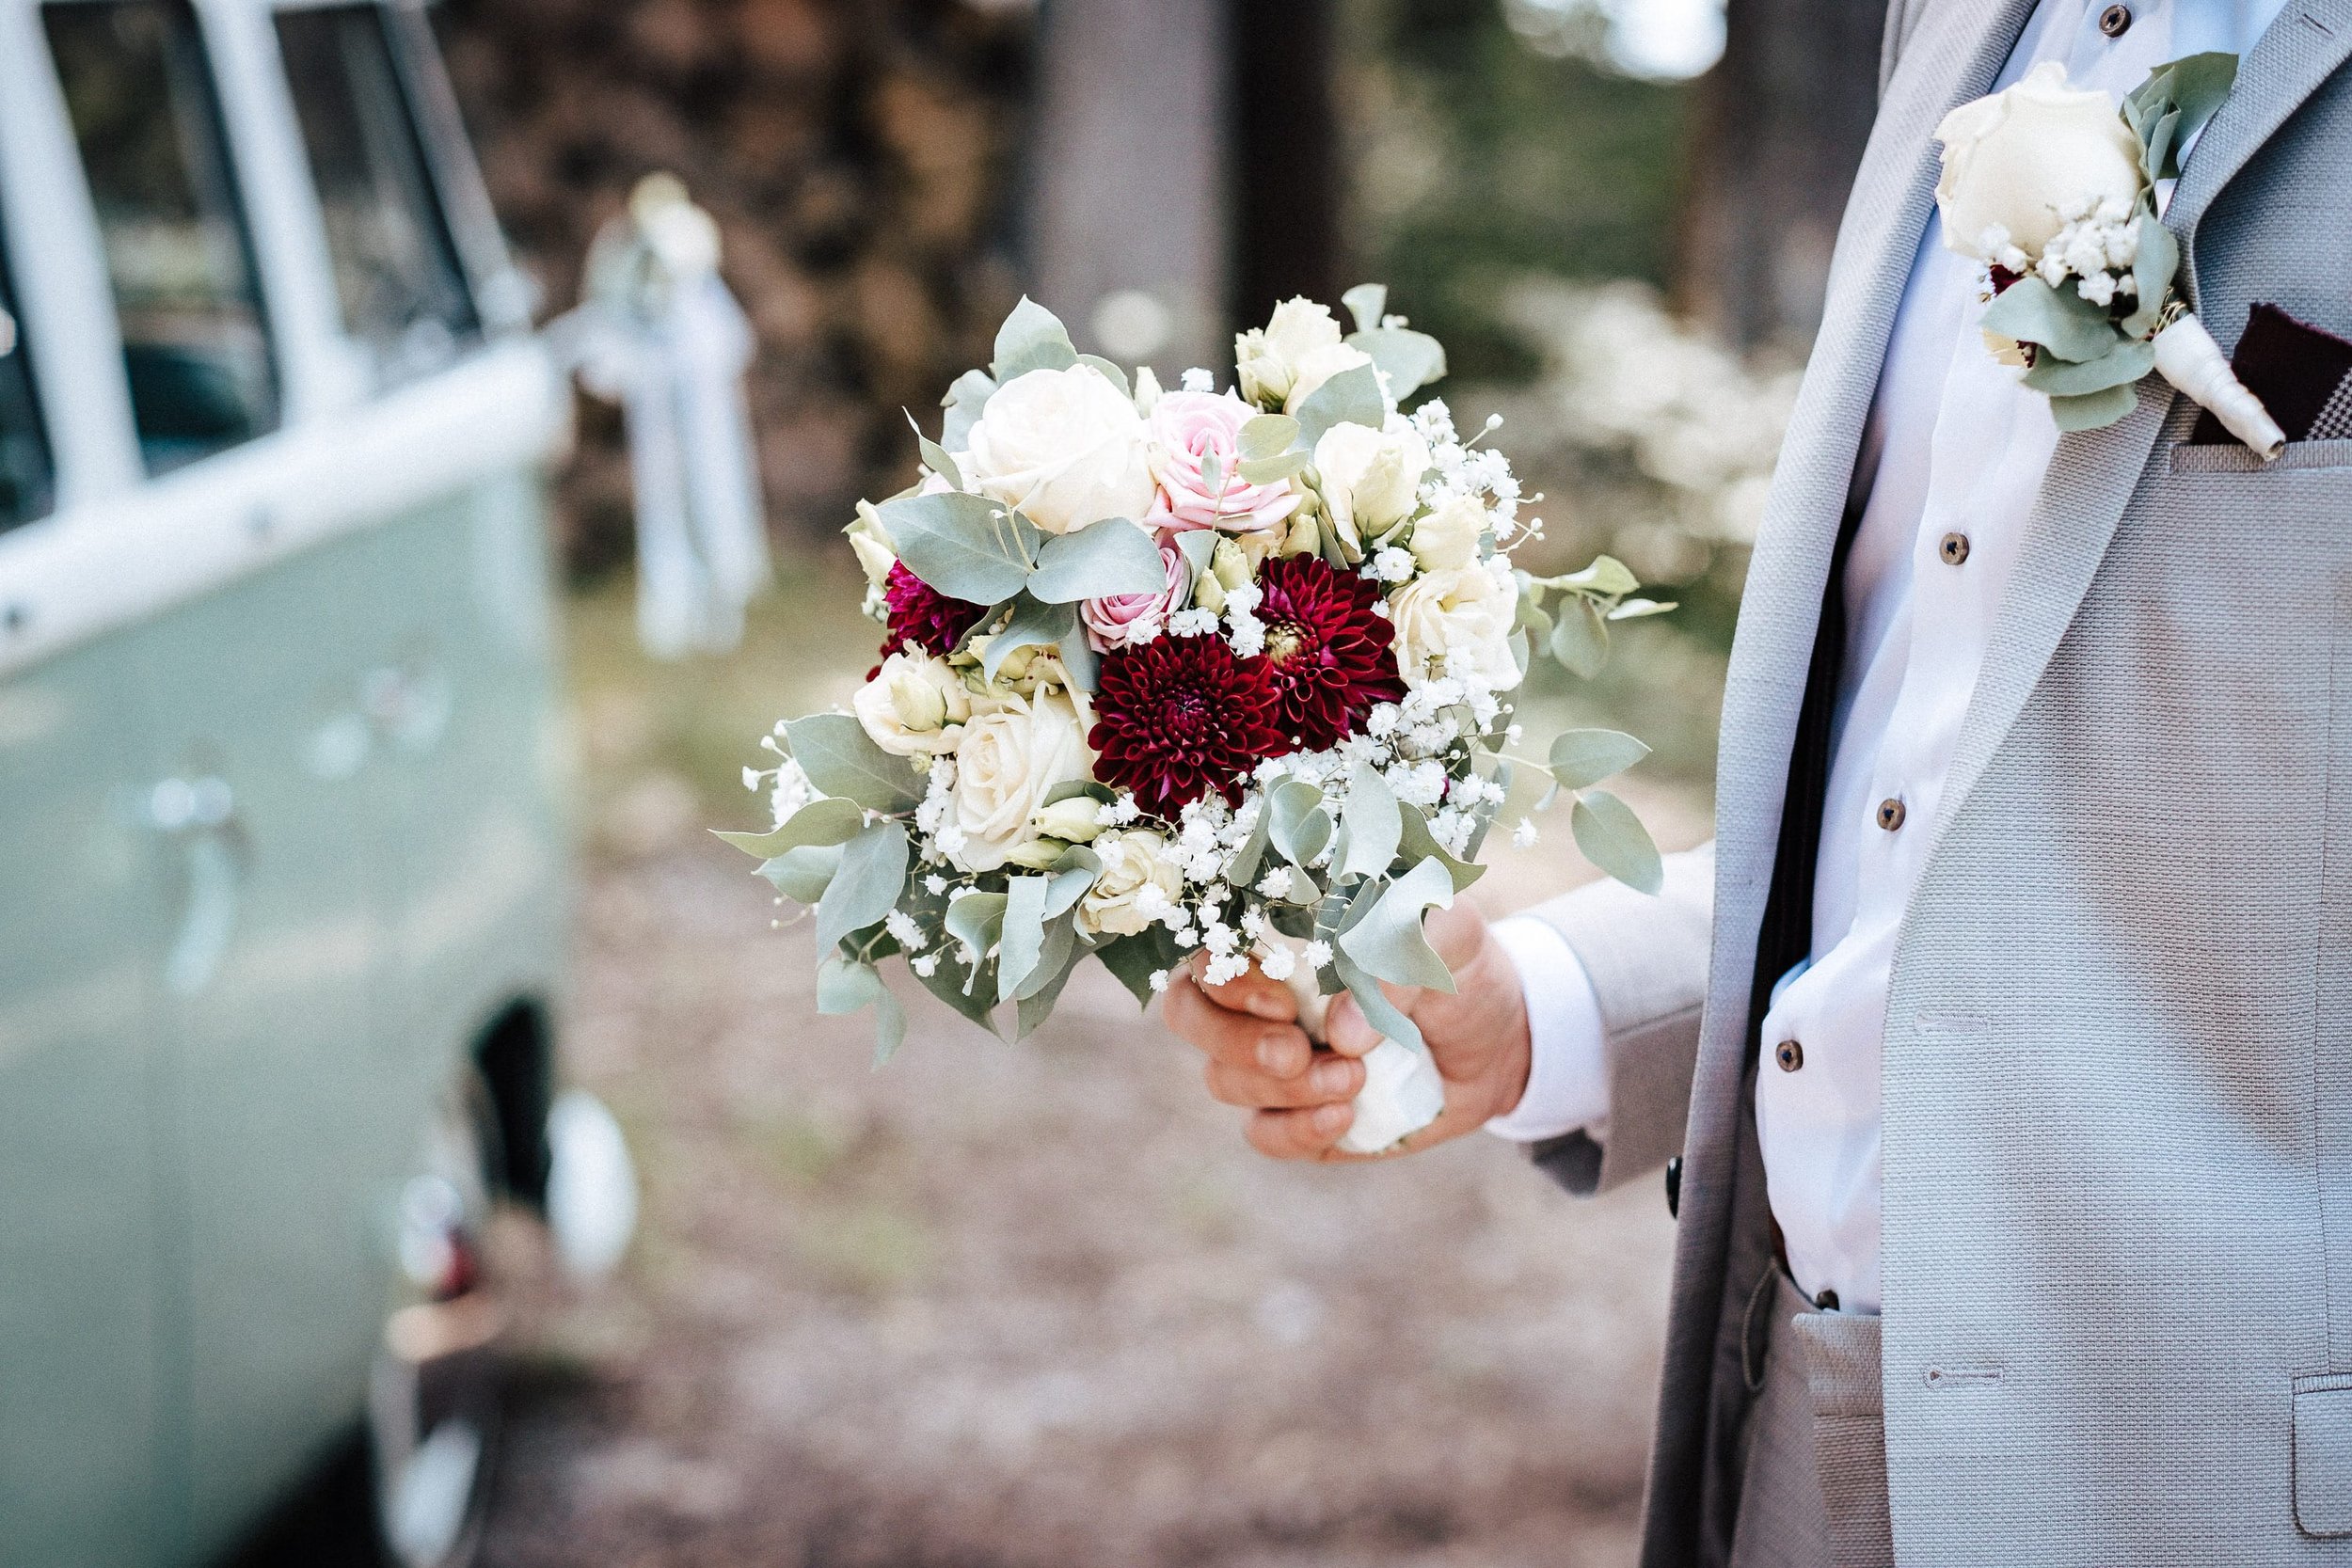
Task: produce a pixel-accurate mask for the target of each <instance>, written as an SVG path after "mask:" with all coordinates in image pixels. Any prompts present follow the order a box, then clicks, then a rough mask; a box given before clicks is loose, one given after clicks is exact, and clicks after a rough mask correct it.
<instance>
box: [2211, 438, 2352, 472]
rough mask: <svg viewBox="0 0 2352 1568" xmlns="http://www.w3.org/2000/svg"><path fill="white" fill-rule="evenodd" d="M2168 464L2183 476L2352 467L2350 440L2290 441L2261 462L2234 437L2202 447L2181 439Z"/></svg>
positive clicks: (2351, 444)
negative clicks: (2270, 460) (2271, 456)
mask: <svg viewBox="0 0 2352 1568" xmlns="http://www.w3.org/2000/svg"><path fill="white" fill-rule="evenodd" d="M2169 467H2170V469H2171V471H2172V472H2173V473H2174V474H2175V475H2184V476H2185V475H2190V474H2268V473H2292V472H2298V471H2304V470H2309V469H2314V468H2352V440H2348V441H2289V442H2288V443H2287V450H2286V451H2282V452H2280V454H2279V456H2278V457H2277V459H2275V460H2274V461H2272V462H2269V463H2265V462H2264V461H2263V460H2262V459H2261V458H2259V457H2257V456H2255V455H2254V453H2252V452H2251V451H2248V450H2247V449H2246V448H2245V447H2243V446H2241V445H2239V444H2238V443H2237V442H2235V441H2230V442H2226V443H2217V444H2216V445H2213V446H2202V447H2199V446H2190V445H2189V444H2187V443H2186V442H2183V443H2181V444H2180V445H2178V446H2176V447H2174V448H2173V449H2172V455H2171V461H2170V464H2169Z"/></svg>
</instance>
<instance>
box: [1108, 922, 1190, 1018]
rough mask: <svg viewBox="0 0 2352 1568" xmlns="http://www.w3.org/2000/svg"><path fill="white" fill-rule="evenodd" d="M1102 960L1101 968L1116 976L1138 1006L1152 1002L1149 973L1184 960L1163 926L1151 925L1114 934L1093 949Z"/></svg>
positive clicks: (1150, 976)
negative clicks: (1127, 934) (1131, 932)
mask: <svg viewBox="0 0 2352 1568" xmlns="http://www.w3.org/2000/svg"><path fill="white" fill-rule="evenodd" d="M1094 956H1095V957H1096V958H1100V959H1102V960H1103V967H1104V969H1107V970H1109V971H1110V972H1111V973H1112V974H1115V975H1117V976H1118V977H1119V983H1120V985H1122V986H1125V987H1126V988H1127V990H1128V993H1129V994H1130V995H1132V996H1133V997H1134V998H1135V999H1136V1003H1137V1005H1138V1006H1145V1007H1149V1006H1151V1005H1152V975H1153V974H1156V973H1157V972H1159V971H1161V970H1172V969H1174V968H1175V967H1176V966H1177V965H1178V964H1179V963H1181V962H1182V961H1183V960H1184V956H1183V955H1182V954H1180V953H1179V952H1177V950H1176V939H1175V938H1173V937H1171V936H1169V935H1168V931H1167V929H1166V928H1165V927H1158V926H1154V927H1151V928H1150V929H1149V930H1146V931H1143V932H1141V933H1140V934H1138V935H1136V936H1132V937H1115V938H1113V939H1112V940H1111V941H1109V942H1104V944H1103V945H1102V946H1100V947H1098V948H1096V949H1095V950H1094Z"/></svg>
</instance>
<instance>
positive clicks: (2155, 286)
mask: <svg viewBox="0 0 2352 1568" xmlns="http://www.w3.org/2000/svg"><path fill="white" fill-rule="evenodd" d="M2180 270H2181V242H2180V241H2178V240H2176V239H2174V238H2173V237H2172V230H2169V229H2167V228H2166V227H2165V226H2164V222H2163V220H2162V219H2161V218H2158V217H2157V216H2156V214H2153V212H2145V211H2143V212H2142V213H2141V214H2139V254H2138V255H2137V257H2136V258H2135V259H2134V260H2133V261H2132V281H2133V283H2134V284H2135V286H2136V287H2137V289H2138V290H2139V293H2138V295H2137V297H2138V300H2139V306H2138V309H2135V310H2134V311H2133V312H2132V313H2131V314H2130V315H2128V316H2125V317H2124V318H2123V330H2124V331H2125V332H2126V333H2128V334H2129V335H2130V336H2132V337H2134V338H2152V337H2153V336H2154V335H2155V330H2156V322H2157V320H2158V319H2159V318H2160V317H2161V316H2162V315H2163V313H2164V302H2165V299H2166V297H2167V296H2168V295H2169V294H2170V293H2172V279H2173V278H2174V277H2176V276H2177V275H2178V274H2179V272H2180Z"/></svg>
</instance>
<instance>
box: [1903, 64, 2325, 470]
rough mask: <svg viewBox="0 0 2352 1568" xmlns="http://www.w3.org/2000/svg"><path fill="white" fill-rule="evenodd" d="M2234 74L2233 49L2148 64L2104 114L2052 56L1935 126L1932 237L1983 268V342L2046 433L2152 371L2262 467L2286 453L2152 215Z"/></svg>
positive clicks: (2094, 414)
mask: <svg viewBox="0 0 2352 1568" xmlns="http://www.w3.org/2000/svg"><path fill="white" fill-rule="evenodd" d="M2236 78H2237V56H2235V55H2188V56H2187V57H2185V58H2184V59H2178V60H2174V61H2172V62H2170V63H2169V64H2167V65H2162V66H2158V67H2157V68H2156V69H2155V71H2153V72H2151V73H2150V75H2149V77H2148V80H2147V81H2146V82H2144V83H2142V84H2141V85H2140V86H2139V87H2137V88H2136V89H2135V90H2134V91H2133V93H2132V95H2131V96H2130V97H2129V98H2127V99H2125V100H2124V101H2123V107H2122V113H2121V114H2118V113H2117V111H2116V108H2115V105H2114V103H2113V102H2112V101H2111V100H2109V99H2108V97H2107V95H2106V93H2104V92H2098V91H2084V90H2079V89H2076V88H2073V87H2068V86H2067V85H2066V68H2065V67H2064V66H2062V65H2059V64H2058V63H2057V62H2055V61H2052V62H2048V63H2045V64H2043V65H2041V66H2037V67H2036V68H2035V69H2034V70H2033V71H2032V72H2031V73H2030V74H2028V75H2027V76H2026V79H2025V80H2024V81H2022V82H2019V83H2018V84H2017V85H2016V86H2014V87H2009V88H2006V89H2004V90H2002V91H2000V92H1997V93H1994V94H1993V95H1992V96H1990V97H1987V98H1979V99H1977V100H1976V101H1974V102H1973V103H1963V104H1962V105H1961V106H1960V107H1959V108H1957V109H1954V110H1953V111H1952V112H1951V113H1950V114H1949V115H1947V116H1946V117H1945V119H1944V122H1943V123H1942V124H1941V125H1939V126H1937V127H1936V130H1935V135H1936V139H1937V140H1939V141H1941V142H1942V143H1943V144H1944V166H1943V177H1942V179H1941V180H1940V181H1938V182H1937V184H1936V187H1935V199H1936V204H1937V206H1938V207H1939V208H1940V209H1941V211H1942V213H1943V217H1944V243H1945V244H1946V245H1948V246H1950V247H1951V248H1952V249H1954V250H1956V251H1959V252H1960V253H1961V254H1963V255H1965V256H1970V257H1973V258H1975V259H1976V260H1978V261H1982V262H1983V263H1984V264H1985V288H1986V292H1987V293H1988V294H1990V295H1991V296H1992V304H1991V306H1990V307H1988V308H1987V309H1986V310H1985V313H1984V335H1985V341H1986V343H1987V345H1988V346H1989V347H1990V348H1991V349H1992V351H1993V353H1994V356H1997V357H1998V358H2000V359H2001V360H2002V361H2003V362H2004V363H2007V364H2011V365H2016V366H2020V367H2023V368H2024V369H2025V372H2026V376H2025V379H2026V386H2028V387H2031V388H2034V389H2035V390H2037V391H2040V392H2042V393H2044V394H2046V395H2047V396H2048V397H2049V399H2050V411H2051V413H2052V415H2053V416H2054V417H2055V418H2056V419H2057V420H2058V428H2059V429H2060V430H2096V429H2099V428H2100V427H2102V426H2105V425H2111V424H2113V423H2115V422H2116V421H2117V420H2121V419H2122V417H2123V416H2124V415H2126V414H2128V413H2130V412H2131V411H2132V408H2133V406H2134V404H2137V402H2138V401H2139V394H2138V392H2137V390H2136V388H2137V385H2138V383H2139V381H2140V379H2141V378H2142V377H2144V376H2146V375H2147V374H2148V373H2149V372H2151V371H2153V372H2156V373H2157V374H2159V375H2162V376H2163V377H2164V378H2165V379H2166V380H2167V381H2169V382H2170V383H2171V384H2172V385H2173V386H2174V387H2176V388H2179V389H2180V390H2182V391H2184V392H2185V393H2187V394H2188V395H2189V397H2190V398H2192V399H2194V400H2195V401H2196V402H2197V403H2198V404H2200V405H2201V406H2202V407H2205V408H2209V409H2211V410H2212V411H2213V413H2214V415H2215V416H2216V417H2217V419H2218V420H2220V421H2221V424H2222V426H2223V428H2225V429H2226V430H2228V431H2229V432H2230V434H2231V435H2233V436H2236V437H2237V438H2238V439H2239V440H2241V441H2243V442H2244V443H2246V445H2247V446H2248V447H2249V448H2251V449H2252V450H2253V451H2255V452H2257V453H2259V454H2260V455H2261V456H2262V457H2264V458H2265V460H2266V459H2269V458H2274V457H2276V456H2278V455H2279V453H2280V451H2281V450H2283V449H2284V447H2285V445H2286V436H2285V435H2284V434H2283V433H2282V432H2281V431H2280V429H2279V426H2278V424H2277V422H2276V421H2275V420H2272V419H2271V417H2270V415H2269V413H2268V412H2267V411H2266V410H2265V408H2264V407H2263V405H2262V403H2261V401H2260V400H2258V399H2257V398H2256V397H2255V396H2254V394H2253V393H2251V392H2249V390H2247V388H2246V387H2245V386H2244V385H2243V384H2242V383H2241V382H2240V381H2239V380H2238V378H2237V377H2236V375H2234V374H2233V373H2232V372H2231V370H2230V365H2229V361H2228V360H2227V359H2225V358H2223V357H2222V354H2221V350H2220V347H2219V345H2217V343H2215V341H2213V334H2212V333H2210V332H2208V331H2206V330H2205V326H2204V324H2203V323H2201V322H2200V321H2199V320H2198V319H2197V316H2196V314H2195V312H2193V311H2191V310H2190V309H2189V308H2188V303H2187V301H2186V300H2185V299H2184V298H2183V297H2182V295H2181V293H2180V290H2179V288H2178V287H2177V282H2176V279H2177V275H2178V273H2179V271H2180V265H2181V248H2180V243H2179V242H2178V241H2177V240H2175V239H2174V238H2173V236H2172V232H2171V230H2169V229H2167V228H2165V226H2164V222H2163V220H2162V219H2161V218H2160V217H2159V216H2158V206H2157V199H2156V195H2157V187H2158V182H2161V181H2166V180H2170V179H2174V178H2176V177H2177V176H2178V175H2179V174H2180V172H2181V166H2180V161H2181V150H2182V149H2183V148H2185V147H2186V146H2187V145H2188V144H2189V142H2190V141H2192V140H2193V139H2194V138H2195V137H2196V135H2197V133H2198V132H2199V131H2200V130H2201V129H2202V128H2203V126H2204V123H2205V121H2206V120H2208V119H2212V118H2213V115H2214V112H2215V111H2216V110H2217V109H2218V108H2220V106H2221V103H2222V101H2223V100H2224V99H2226V98H2227V97H2229V95H2230V87H2231V86H2232V84H2233V83H2234V82H2235V80H2236Z"/></svg>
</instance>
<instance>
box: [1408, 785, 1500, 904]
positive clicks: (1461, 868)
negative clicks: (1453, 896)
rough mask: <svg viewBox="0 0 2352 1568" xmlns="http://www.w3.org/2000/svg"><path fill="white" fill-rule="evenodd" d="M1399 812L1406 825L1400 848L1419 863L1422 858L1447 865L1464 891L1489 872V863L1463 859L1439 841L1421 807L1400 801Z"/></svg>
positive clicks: (1456, 882) (1458, 889) (1457, 886)
mask: <svg viewBox="0 0 2352 1568" xmlns="http://www.w3.org/2000/svg"><path fill="white" fill-rule="evenodd" d="M1396 816H1397V821H1398V822H1399V823H1400V824H1401V825H1402V826H1403V828H1404V832H1403V834H1402V835H1401V836H1400V837H1399V839H1398V841H1397V852H1398V853H1399V854H1402V855H1403V856H1404V857H1405V858H1406V860H1408V861H1411V862H1413V863H1416V864H1418V863H1421V862H1422V861H1436V862H1437V863H1438V864H1439V865H1442V866H1444V867H1445V868H1446V873H1447V875H1449V876H1451V877H1452V878H1453V879H1454V892H1456V893H1459V892H1461V891H1462V890H1463V889H1464V888H1467V887H1469V886H1470V884H1471V883H1472V882H1474V881H1476V880H1478V879H1479V878H1481V877H1484V876H1485V875H1486V867H1485V866H1483V865H1480V864H1478V863H1476V862H1474V861H1466V860H1463V859H1461V858H1459V857H1458V856H1456V855H1454V854H1453V853H1452V852H1451V851H1449V850H1448V849H1447V848H1446V847H1444V846H1443V845H1441V844H1439V843H1438V835H1437V834H1435V833H1433V832H1430V831H1429V819H1428V818H1427V817H1425V816H1422V814H1421V808H1420V807H1418V806H1407V805H1399V806H1398V807H1397V808H1396Z"/></svg>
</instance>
